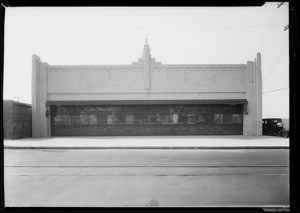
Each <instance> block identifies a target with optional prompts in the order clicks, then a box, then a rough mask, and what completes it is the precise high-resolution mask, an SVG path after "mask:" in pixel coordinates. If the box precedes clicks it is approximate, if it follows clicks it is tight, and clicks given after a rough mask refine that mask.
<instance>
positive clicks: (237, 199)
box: [4, 149, 289, 207]
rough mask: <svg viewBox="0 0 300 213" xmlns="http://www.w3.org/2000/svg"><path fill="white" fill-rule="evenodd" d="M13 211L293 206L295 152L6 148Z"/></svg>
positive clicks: (7, 197)
mask: <svg viewBox="0 0 300 213" xmlns="http://www.w3.org/2000/svg"><path fill="white" fill-rule="evenodd" d="M4 165H5V168H4V189H5V191H4V192H5V205H6V206H34V207H37V206H39V207H52V206H55V207H61V206H65V207H70V206H71V207H99V206H198V207H219V206H222V207H224V206H225V207H232V206H234V207H241V206H243V207H245V206H250V207H269V206H275V207H276V206H289V150H288V149H249V150H246V149H245V150H238V149H235V150H99V149H98V150H66V149H65V150H55V149H31V150H29V149H26V150H20V149H19V150H15V149H5V150H4Z"/></svg>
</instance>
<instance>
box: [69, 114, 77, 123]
mask: <svg viewBox="0 0 300 213" xmlns="http://www.w3.org/2000/svg"><path fill="white" fill-rule="evenodd" d="M70 123H71V125H79V116H75V115H74V116H70Z"/></svg>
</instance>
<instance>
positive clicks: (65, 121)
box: [61, 115, 70, 125]
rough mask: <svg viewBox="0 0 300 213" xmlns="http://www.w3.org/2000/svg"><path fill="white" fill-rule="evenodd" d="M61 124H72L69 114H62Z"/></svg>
mask: <svg viewBox="0 0 300 213" xmlns="http://www.w3.org/2000/svg"><path fill="white" fill-rule="evenodd" d="M61 124H62V125H70V120H69V116H68V115H62V116H61Z"/></svg>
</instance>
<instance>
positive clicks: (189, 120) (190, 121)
mask: <svg viewBox="0 0 300 213" xmlns="http://www.w3.org/2000/svg"><path fill="white" fill-rule="evenodd" d="M187 123H188V124H196V123H197V115H196V114H188V115H187Z"/></svg>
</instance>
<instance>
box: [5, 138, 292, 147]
mask: <svg viewBox="0 0 300 213" xmlns="http://www.w3.org/2000/svg"><path fill="white" fill-rule="evenodd" d="M289 141H290V140H289V138H283V137H275V136H110V137H107V136H105V137H104V136H103V137H100V136H94V137H93V136H89V137H50V138H26V139H17V140H4V148H6V149H288V148H289Z"/></svg>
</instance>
